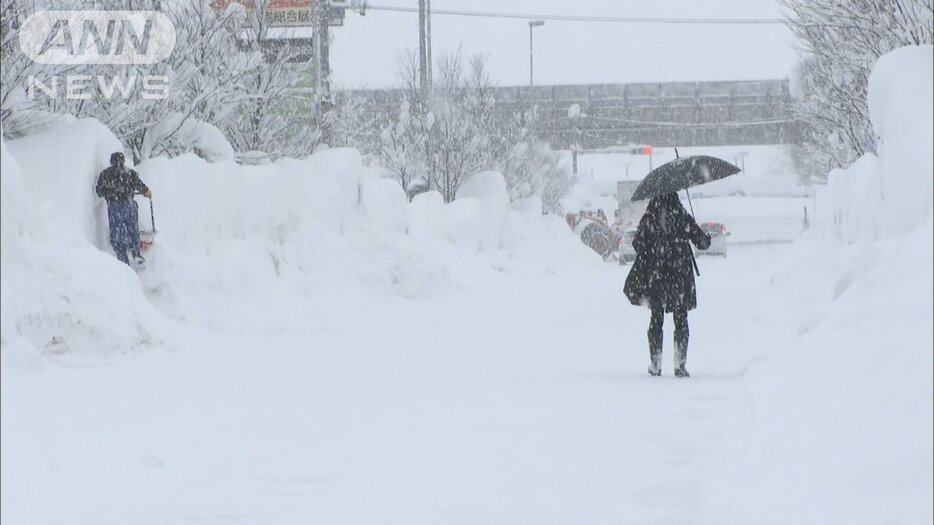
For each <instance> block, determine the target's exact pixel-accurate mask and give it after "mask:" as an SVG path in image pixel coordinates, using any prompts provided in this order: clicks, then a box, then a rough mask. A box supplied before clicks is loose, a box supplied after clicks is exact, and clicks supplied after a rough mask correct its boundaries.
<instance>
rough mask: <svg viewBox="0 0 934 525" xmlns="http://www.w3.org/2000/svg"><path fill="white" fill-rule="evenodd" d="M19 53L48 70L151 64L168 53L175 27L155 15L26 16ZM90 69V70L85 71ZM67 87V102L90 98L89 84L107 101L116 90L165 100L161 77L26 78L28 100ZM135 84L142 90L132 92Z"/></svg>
mask: <svg viewBox="0 0 934 525" xmlns="http://www.w3.org/2000/svg"><path fill="white" fill-rule="evenodd" d="M19 44H20V49H21V50H22V51H23V53H24V54H25V55H26V56H27V57H29V59H31V60H32V61H33V62H35V63H37V64H45V65H50V66H69V65H71V66H80V65H89V66H90V65H112V66H121V65H125V66H132V65H152V64H157V63H159V62H161V61H163V60H165V59H166V58H168V57H169V55H171V54H172V50H173V49H174V48H175V26H174V25H173V24H172V21H171V20H169V18H168V17H166V16H165V15H163V14H162V13H159V12H157V11H39V12H36V13H34V14H32V15H30V16H29V18H27V19H26V21H25V22H24V23H23V26H22V28H21V30H20V33H19ZM84 71H85V72H86V71H90V68H84ZM62 80H64V84H65V85H66V90H65V97H66V98H68V99H86V98H91V96H92V95H91V93H89V92H88V91H92V88H93V85H91V84H92V83H93V81H94V80H96V81H97V84H98V88H99V89H98V90H97V92H98V93H99V94H100V95H102V96H104V97H105V98H108V99H109V98H111V97H112V96H113V95H114V94H115V93H116V92H117V91H119V92H121V93H123V95H124V97H129V96H130V93H134V92H137V91H138V92H139V95H140V96H142V97H143V98H147V99H162V98H165V97H167V96H168V77H166V76H164V75H140V76H137V75H129V76H126V75H115V74H111V75H110V77H108V76H106V75H90V74H86V73H85V74H75V75H71V74H69V75H53V76H51V77H46V79H45V82H43V81H40V80H39V79H37V78H35V77H34V76H30V77H29V89H28V92H29V96H30V97H33V96H34V94H35V91H36V89H39V90H41V91H43V92H44V93H46V95H48V96H50V97H53V98H54V97H57V96H58V91H59V89H58V88H59V86H60V84H62V83H63V82H61V81H62ZM136 82H141V83H142V88H141V89H139V90H137V89H136V86H135V84H136Z"/></svg>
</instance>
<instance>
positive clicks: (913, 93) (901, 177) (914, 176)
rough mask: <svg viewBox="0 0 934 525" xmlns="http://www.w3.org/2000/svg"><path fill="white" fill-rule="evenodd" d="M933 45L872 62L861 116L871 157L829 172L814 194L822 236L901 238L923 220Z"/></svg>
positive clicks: (932, 189)
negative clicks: (866, 121)
mask: <svg viewBox="0 0 934 525" xmlns="http://www.w3.org/2000/svg"><path fill="white" fill-rule="evenodd" d="M932 49H934V47H932V46H930V45H927V46H908V47H903V48H900V49H896V50H895V51H892V52H890V53H888V54H886V55H884V56H883V57H882V58H880V59H879V60H878V62H877V63H876V66H875V68H874V69H873V72H872V75H871V76H870V77H869V113H870V119H871V120H872V124H873V128H874V129H875V132H876V134H877V138H878V156H876V155H873V154H871V153H870V154H866V155H864V156H863V157H862V158H861V159H859V160H858V161H857V162H855V163H853V165H852V166H850V167H848V168H847V169H845V170H834V171H833V172H831V174H830V177H829V179H828V184H827V187H826V188H822V189H821V190H820V191H819V192H818V203H817V211H818V213H819V214H820V218H821V220H822V223H823V227H824V232H825V234H826V235H828V236H830V237H832V238H835V239H838V240H843V241H846V242H858V241H874V240H880V239H885V238H890V237H894V236H898V235H902V234H905V233H907V232H909V231H911V230H912V229H915V228H918V227H919V226H922V225H923V224H924V223H925V222H927V221H929V220H930V217H931V211H932V193H934V186H932V183H934V158H932V155H934V152H932V143H934V105H932V104H934V103H932V100H934V85H932V82H934V80H932V79H934V52H932Z"/></svg>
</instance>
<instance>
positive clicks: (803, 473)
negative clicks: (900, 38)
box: [735, 46, 934, 523]
mask: <svg viewBox="0 0 934 525" xmlns="http://www.w3.org/2000/svg"><path fill="white" fill-rule="evenodd" d="M931 50H932V48H931V46H926V47H921V48H917V47H915V48H905V49H900V50H896V51H894V52H892V53H890V54H889V55H886V56H884V57H882V59H880V60H879V63H878V65H877V67H876V68H875V70H874V72H873V74H872V77H871V83H870V107H871V110H872V113H873V115H872V117H873V124H874V126H875V128H876V130H877V131H878V132H879V134H880V148H879V156H878V157H875V156H872V155H867V156H865V157H863V158H862V159H860V160H859V161H857V162H856V163H854V164H853V165H852V166H850V167H849V168H848V169H846V170H838V171H836V172H834V173H833V174H832V175H831V177H830V186H829V188H828V191H827V192H825V193H823V194H822V196H821V201H820V202H819V203H818V210H819V211H820V210H821V209H822V208H823V215H822V219H823V221H825V224H824V227H825V230H824V233H826V234H828V235H827V237H828V238H827V239H822V238H821V235H819V234H818V235H809V236H806V237H805V239H803V240H802V241H801V242H799V243H797V244H796V245H795V246H794V249H793V250H789V251H787V253H788V255H787V256H786V258H785V259H784V260H780V261H776V265H775V269H774V270H772V271H771V274H770V280H769V282H768V284H767V285H766V287H765V290H764V292H763V302H764V303H765V304H764V307H763V312H762V313H761V314H760V316H764V317H765V318H766V319H765V320H763V321H762V322H767V323H768V324H769V325H770V326H771V327H778V328H779V333H784V336H778V337H774V338H770V340H762V341H756V342H755V343H756V344H754V345H753V346H752V348H751V349H750V352H751V353H752V354H753V355H754V356H755V357H754V359H753V361H752V365H751V366H750V367H749V370H748V374H747V375H746V377H745V379H746V385H747V388H748V396H747V398H746V403H745V404H746V410H747V413H748V415H749V416H751V418H752V424H751V425H750V426H749V429H748V433H747V435H746V437H745V442H746V443H747V446H746V448H745V449H744V450H743V451H742V455H741V456H740V465H741V466H740V467H739V475H740V479H742V480H743V485H742V486H743V490H742V491H741V493H740V494H739V495H738V496H737V501H740V502H742V504H741V505H739V506H738V507H737V516H735V518H736V520H735V521H736V522H737V523H789V522H793V523H829V522H840V523H882V522H893V523H930V522H931V520H932V519H934V516H932V507H931V503H932V500H931V494H932V493H934V472H932V469H934V451H932V444H934V400H932V397H931V392H932V391H934V376H932V367H934V307H932V303H931V294H932V290H934V280H932V271H934V255H932V252H934V241H932V238H934V216H932V212H931V180H932V175H934V173H932V169H931V158H932V155H934V151H932V137H931V131H932V127H934V126H932V111H931V100H932V96H934V93H932V86H931V73H932V71H931V67H932V52H931ZM856 241H859V242H856ZM803 509H809V510H807V511H805V510H803Z"/></svg>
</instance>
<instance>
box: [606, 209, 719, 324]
mask: <svg viewBox="0 0 934 525" xmlns="http://www.w3.org/2000/svg"><path fill="white" fill-rule="evenodd" d="M688 242H692V243H694V245H695V246H697V247H698V248H699V249H701V250H706V249H707V248H709V247H710V235H708V234H706V233H704V231H703V230H702V229H701V228H700V226H698V225H697V222H695V221H694V218H693V217H691V215H690V214H688V212H687V211H686V210H685V209H684V206H682V205H681V201H680V200H678V196H677V195H676V194H673V193H670V194H668V195H663V196H660V197H656V198H654V199H652V200H651V201H650V202H649V206H648V208H647V209H646V212H645V215H643V216H642V220H641V221H639V228H638V229H637V230H636V235H635V237H633V240H632V247H633V249H634V250H635V251H636V261H635V262H634V263H633V265H632V269H631V270H630V271H629V277H627V278H626V286H625V288H624V292H625V293H626V297H628V298H629V301H630V302H631V303H632V304H634V305H641V306H648V307H650V308H652V307H656V308H658V307H662V308H664V311H666V312H674V311H687V310H693V309H694V308H695V307H696V306H697V290H696V288H695V284H694V263H693V255H692V253H691V246H690V245H689V244H688Z"/></svg>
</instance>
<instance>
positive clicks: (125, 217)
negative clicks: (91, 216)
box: [95, 152, 152, 265]
mask: <svg viewBox="0 0 934 525" xmlns="http://www.w3.org/2000/svg"><path fill="white" fill-rule="evenodd" d="M124 162H125V159H124V157H123V153H120V152H116V153H114V154H112V155H111V156H110V167H109V168H107V169H105V170H104V171H102V172H101V173H100V175H98V176H97V185H96V187H95V191H96V193H97V196H98V197H101V198H103V199H104V200H105V201H107V222H108V223H109V227H110V245H111V246H113V249H114V253H115V254H116V255H117V259H120V260H121V261H123V262H124V263H126V264H128V265H129V264H130V261H129V258H128V257H127V251H130V252H131V253H132V254H133V259H134V260H135V261H136V263H137V264H142V263H143V262H144V261H145V260H144V259H143V256H142V255H141V254H140V240H139V213H138V210H137V206H136V201H135V200H133V197H134V196H135V195H137V194H142V195H143V196H145V197H147V198H150V199H151V198H152V191H150V190H149V187H147V186H146V185H145V184H143V181H142V180H140V178H139V174H137V173H136V171H135V170H132V169H127V168H126V167H125V166H124Z"/></svg>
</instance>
